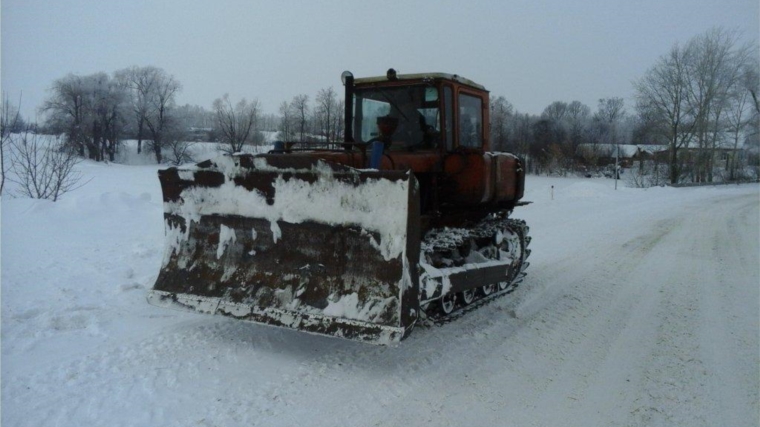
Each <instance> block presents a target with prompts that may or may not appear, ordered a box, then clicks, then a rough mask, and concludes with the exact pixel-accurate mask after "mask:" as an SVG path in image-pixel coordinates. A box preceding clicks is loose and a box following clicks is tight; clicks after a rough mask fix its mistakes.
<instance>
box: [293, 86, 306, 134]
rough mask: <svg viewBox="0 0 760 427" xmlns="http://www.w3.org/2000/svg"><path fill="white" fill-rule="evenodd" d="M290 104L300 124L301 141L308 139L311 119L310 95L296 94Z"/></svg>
mask: <svg viewBox="0 0 760 427" xmlns="http://www.w3.org/2000/svg"><path fill="white" fill-rule="evenodd" d="M290 105H291V108H292V109H293V111H294V113H295V120H296V122H297V125H298V138H299V140H300V141H306V129H307V126H308V120H309V97H308V95H296V96H295V97H293V100H292V101H290Z"/></svg>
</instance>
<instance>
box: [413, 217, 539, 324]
mask: <svg viewBox="0 0 760 427" xmlns="http://www.w3.org/2000/svg"><path fill="white" fill-rule="evenodd" d="M504 231H507V233H504ZM528 232H529V227H528V226H527V224H526V223H525V221H523V220H515V219H506V218H489V219H487V220H484V221H483V222H481V223H480V224H478V225H477V226H476V227H473V228H472V229H471V230H469V231H463V230H462V229H457V230H446V231H444V230H438V231H436V232H434V233H430V234H429V235H428V236H427V238H426V241H425V243H424V244H423V250H424V251H426V254H425V255H426V258H427V259H428V260H431V261H435V262H438V263H442V262H447V263H454V264H455V265H456V264H457V263H458V262H461V261H457V259H456V258H457V257H460V258H461V257H462V252H469V249H467V246H468V245H469V246H474V245H477V249H476V250H478V251H479V252H481V253H483V254H487V255H488V254H493V253H498V251H493V250H492V248H491V246H497V247H498V245H496V244H495V243H494V242H496V241H499V239H497V238H495V237H496V236H498V233H504V234H511V235H512V238H511V244H508V245H507V246H514V244H515V243H519V245H517V246H518V247H517V248H515V247H508V248H507V249H508V250H509V251H511V254H512V256H514V255H518V254H519V255H518V256H519V264H518V267H519V268H516V269H515V270H513V271H510V273H509V275H508V276H509V277H505V282H508V283H507V284H506V286H504V282H502V283H501V286H498V284H495V285H497V286H494V288H495V290H496V291H495V292H493V293H491V294H489V295H484V294H483V293H482V292H476V295H477V297H476V299H475V300H474V301H472V302H470V303H469V304H464V303H463V302H462V298H461V297H460V295H455V308H454V311H452V312H451V313H448V314H444V313H443V312H442V311H441V310H440V301H441V300H440V299H439V300H437V301H432V302H430V303H429V304H428V306H427V308H426V309H425V310H424V316H423V317H422V318H421V319H420V320H419V321H418V326H423V327H429V326H432V325H439V326H440V325H443V324H445V323H448V322H451V321H454V320H456V319H459V318H460V317H462V316H464V315H465V314H467V313H469V312H472V311H475V310H477V309H479V308H480V307H483V306H485V305H488V304H490V303H491V302H493V301H495V300H497V299H499V298H502V297H503V296H505V295H507V294H510V293H512V292H513V291H514V290H515V289H516V288H517V286H518V285H519V284H520V283H521V282H522V280H523V278H524V277H525V275H526V273H525V270H526V269H527V268H528V266H529V265H530V263H529V262H527V259H528V257H529V256H530V252H531V251H530V249H529V248H528V246H529V244H530V241H531V237H530V236H529V235H528ZM484 239H485V240H488V241H490V242H491V243H490V244H487V245H485V246H481V245H480V243H482V241H483V240H484ZM470 242H472V243H470ZM500 244H501V243H500ZM463 247H464V248H465V249H463ZM497 249H498V248H497ZM433 252H434V253H433ZM452 254H453V255H452ZM497 256H498V255H497ZM483 285H484V286H485V285H492V284H491V283H483ZM500 287H503V289H499V288H500ZM446 296H448V294H447V295H444V297H446Z"/></svg>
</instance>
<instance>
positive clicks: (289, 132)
mask: <svg viewBox="0 0 760 427" xmlns="http://www.w3.org/2000/svg"><path fill="white" fill-rule="evenodd" d="M295 118H296V117H295V111H293V108H292V105H291V104H288V103H287V102H286V101H282V104H280V125H279V127H278V130H279V132H280V139H283V140H285V141H292V140H293V137H294V134H295V127H296V126H295V125H296V124H295Z"/></svg>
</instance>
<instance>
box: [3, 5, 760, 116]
mask: <svg viewBox="0 0 760 427" xmlns="http://www.w3.org/2000/svg"><path fill="white" fill-rule="evenodd" d="M759 9H760V8H759V6H758V0H715V1H706V0H653V1H636V0H625V1H615V0H582V1H581V0H578V1H573V0H554V1H538V0H532V1H531V0H526V1H520V0H496V1H479V0H469V1H432V0H430V1H410V0H408V1H392V0H382V1H360V0H352V1H321V2H318V1H291V0H281V1H253V0H250V1H243V0H241V1H234V0H215V1H207V0H206V1H193V0H130V1H117V0H56V1H51V0H2V63H1V67H2V68H1V70H2V90H3V92H5V93H7V94H8V95H9V96H10V97H11V99H12V100H14V102H17V100H18V97H19V94H20V93H21V92H22V91H23V98H22V99H23V100H22V112H23V114H24V115H25V116H26V117H27V118H34V112H35V110H36V108H37V107H38V106H39V105H40V104H41V103H42V101H43V100H44V99H45V97H46V96H47V90H48V88H49V87H50V85H51V83H52V82H53V80H55V79H58V78H61V77H63V76H65V75H66V74H68V73H75V74H82V75H84V74H91V73H95V72H99V71H105V72H108V73H112V72H113V71H115V70H117V69H121V68H125V67H128V66H131V65H139V66H145V65H154V66H157V67H161V68H163V69H165V70H166V71H167V72H169V73H170V74H173V75H174V76H175V77H176V78H177V79H178V80H179V81H180V82H181V83H182V85H183V90H182V92H181V93H180V94H179V96H178V103H180V104H186V103H187V104H196V105H201V106H203V107H205V108H208V109H210V108H211V103H212V102H213V100H214V99H215V98H218V97H220V96H222V95H223V94H224V93H229V94H230V96H231V97H232V98H233V99H238V98H241V97H245V98H247V99H253V98H257V99H258V100H259V101H260V102H261V103H262V106H263V107H264V110H265V111H266V112H270V113H275V112H277V109H278V107H279V104H280V103H281V102H282V101H285V100H290V99H291V98H292V97H293V96H295V95H298V94H307V95H309V97H310V99H312V100H313V97H314V95H315V94H316V93H317V91H318V90H319V89H322V88H326V87H329V86H334V87H335V89H336V90H340V88H341V84H340V74H341V72H342V71H343V70H351V71H352V72H353V73H354V75H355V76H357V77H364V76H373V75H383V74H385V71H386V70H387V69H388V68H389V67H393V68H395V69H396V70H398V72H399V73H417V72H427V71H431V72H446V73H452V74H459V75H461V76H464V77H467V78H470V79H472V80H474V81H476V82H478V83H480V84H482V85H484V86H485V87H486V88H487V89H489V90H490V91H491V94H492V96H499V95H502V96H504V97H506V98H507V99H508V100H509V101H510V102H512V104H514V106H515V107H516V108H517V109H518V110H519V111H521V112H527V113H532V114H539V113H540V112H541V111H543V109H544V107H546V106H547V105H548V104H550V103H551V102H553V101H566V102H570V101H573V100H579V101H581V102H583V103H585V104H587V105H589V106H590V107H591V108H592V109H594V110H595V109H596V106H597V101H598V99H599V98H603V97H612V96H619V97H623V98H624V99H625V100H626V107H628V108H629V109H631V107H632V95H633V90H632V87H631V82H632V81H633V80H635V79H637V78H639V77H641V76H642V75H643V74H644V73H645V71H646V70H647V69H648V68H650V67H651V66H652V65H653V64H654V63H655V61H656V60H657V58H658V57H659V56H661V55H663V54H665V53H666V52H667V51H668V50H669V49H670V47H671V46H673V44H674V43H677V42H680V43H685V42H686V41H688V40H689V39H690V38H691V37H693V36H695V35H698V34H700V33H703V32H705V31H707V30H709V29H710V28H712V27H715V26H723V27H724V28H726V29H736V30H738V31H740V32H741V33H742V34H743V39H744V40H745V41H757V39H758V33H760V28H759V24H758V22H759V21H760V10H759Z"/></svg>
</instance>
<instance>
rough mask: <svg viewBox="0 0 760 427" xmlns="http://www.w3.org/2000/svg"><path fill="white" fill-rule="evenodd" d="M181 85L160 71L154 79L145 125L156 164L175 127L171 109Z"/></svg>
mask: <svg viewBox="0 0 760 427" xmlns="http://www.w3.org/2000/svg"><path fill="white" fill-rule="evenodd" d="M181 88H182V85H180V83H179V82H178V81H177V80H175V79H174V76H172V75H169V74H167V73H166V72H165V71H163V70H160V69H159V72H158V73H157V75H156V77H155V85H154V86H153V87H152V91H151V94H150V96H149V98H148V114H147V115H146V116H145V125H146V126H147V127H148V130H149V131H150V135H151V138H152V141H151V148H152V149H153V151H154V153H155V154H156V162H158V163H161V161H162V160H163V158H162V148H163V145H164V143H165V142H166V141H165V139H166V138H167V137H168V136H169V135H170V134H171V132H172V131H173V130H174V129H173V127H174V126H175V125H176V120H174V119H175V117H174V116H173V112H172V108H173V107H174V97H175V96H176V94H177V93H178V92H179V91H180V90H181Z"/></svg>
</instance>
